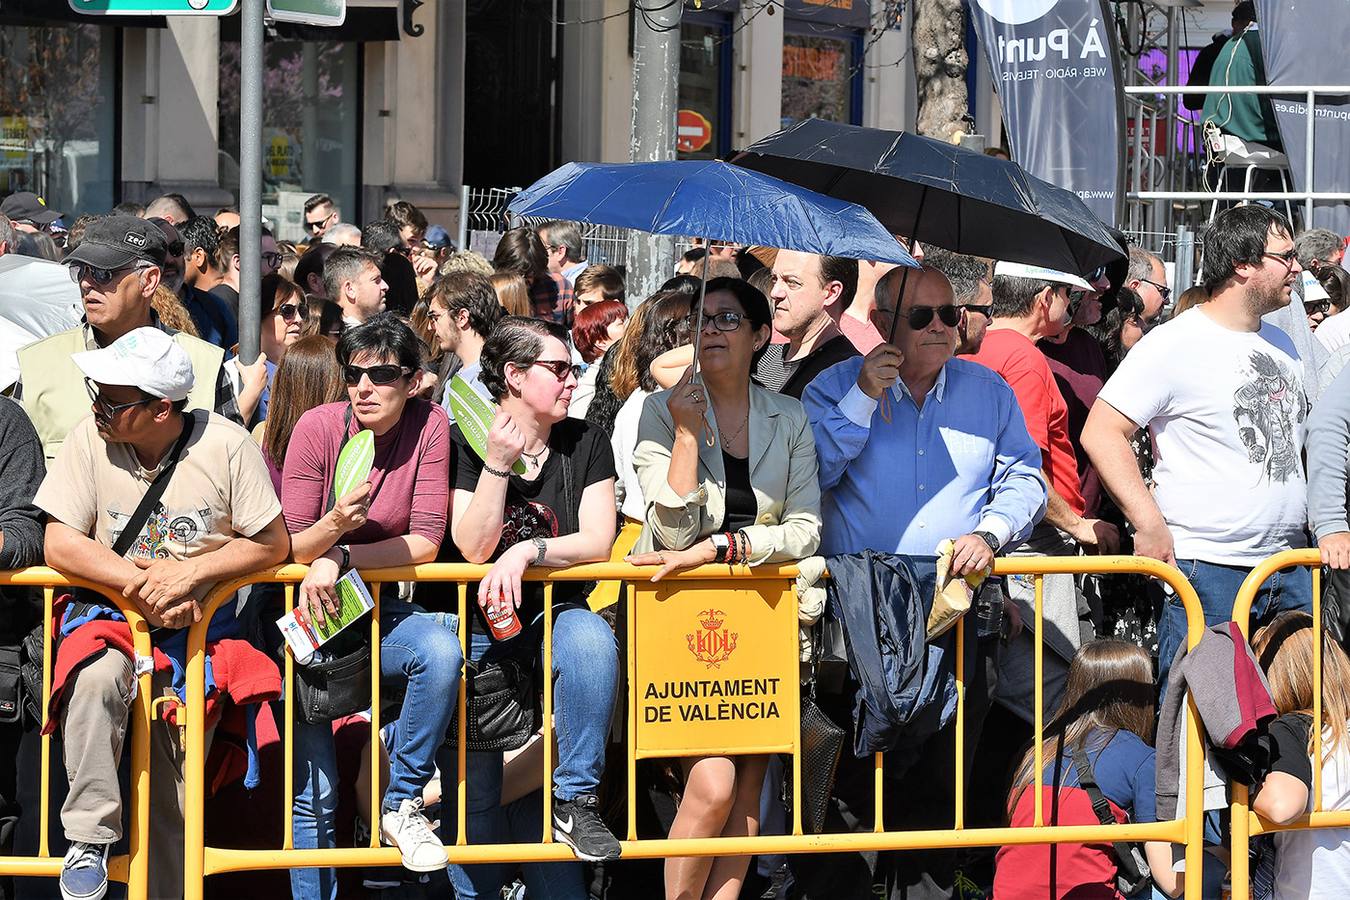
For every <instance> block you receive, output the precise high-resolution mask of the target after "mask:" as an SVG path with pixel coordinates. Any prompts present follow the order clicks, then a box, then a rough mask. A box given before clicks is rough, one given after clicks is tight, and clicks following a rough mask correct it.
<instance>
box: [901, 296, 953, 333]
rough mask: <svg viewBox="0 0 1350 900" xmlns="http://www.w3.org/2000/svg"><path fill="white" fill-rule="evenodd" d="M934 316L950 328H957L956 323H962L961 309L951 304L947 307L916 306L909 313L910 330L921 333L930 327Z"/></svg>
mask: <svg viewBox="0 0 1350 900" xmlns="http://www.w3.org/2000/svg"><path fill="white" fill-rule="evenodd" d="M933 316H937V317H938V319H940V320H941V322H942V324H943V325H946V326H947V327H948V328H955V327H956V323H957V322H960V321H961V307H959V306H954V305H952V304H950V303H948V304H947V305H946V306H916V307H914V308H913V309H911V310H910V311H909V315H907V316H906V317H905V319H906V321H908V322H909V327H910V328H912V329H914V330H915V331H920V330H922V329H924V328H927V327H928V326H929V324H930V323H931V322H932V321H933Z"/></svg>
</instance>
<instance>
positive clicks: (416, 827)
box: [380, 797, 448, 872]
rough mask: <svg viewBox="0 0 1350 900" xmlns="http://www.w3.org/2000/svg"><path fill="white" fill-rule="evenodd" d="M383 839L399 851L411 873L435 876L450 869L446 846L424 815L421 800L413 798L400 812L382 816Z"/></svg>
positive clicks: (404, 802)
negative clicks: (434, 873) (425, 873)
mask: <svg viewBox="0 0 1350 900" xmlns="http://www.w3.org/2000/svg"><path fill="white" fill-rule="evenodd" d="M380 837H382V838H383V839H384V842H385V843H386V844H392V845H393V846H395V847H397V848H398V851H399V853H400V854H401V855H402V856H403V868H405V869H408V870H410V871H412V872H435V871H437V870H439V869H444V868H445V867H446V865H448V862H447V859H446V856H445V845H444V844H442V843H441V841H440V838H438V837H436V832H434V831H432V830H431V823H429V822H428V821H427V817H426V814H425V813H423V812H422V798H421V797H413V798H411V799H407V800H404V801H403V802H402V803H400V804H399V807H398V809H389V810H385V812H384V815H382V816H380Z"/></svg>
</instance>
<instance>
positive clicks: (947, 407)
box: [793, 268, 1046, 896]
mask: <svg viewBox="0 0 1350 900" xmlns="http://www.w3.org/2000/svg"><path fill="white" fill-rule="evenodd" d="M907 271H908V275H907V276H906V274H905V270H902V269H893V270H891V271H890V272H888V273H886V274H885V275H884V276H882V278H881V279H880V280H879V281H878V282H877V286H876V291H875V294H876V307H875V309H874V310H873V311H872V313H871V321H872V325H873V326H874V327H875V328H876V329H877V331H878V332H879V333H880V334H881V335H882V336H883V337H885V336H889V335H890V334H891V325H892V322H893V321H894V320H895V317H896V310H897V307H898V309H899V317H900V321H899V322H898V327H897V328H896V329H895V343H894V344H889V343H886V344H881V345H879V346H877V347H876V348H875V349H873V350H872V351H871V352H870V353H868V354H867V356H866V357H854V358H853V359H848V360H845V361H844V362H841V363H838V364H836V365H834V366H832V367H830V368H828V369H826V370H825V371H824V372H822V373H821V374H820V375H818V376H816V378H815V379H814V380H813V381H812V382H811V383H810V384H809V385H808V386H807V388H806V393H805V394H803V395H802V402H803V403H804V404H805V405H806V412H807V416H808V417H809V418H810V420H811V428H812V431H813V433H814V434H815V439H816V455H817V459H818V460H819V464H820V489H821V494H822V497H821V514H822V519H823V521H824V527H823V529H822V531H821V549H820V552H821V553H822V554H824V555H826V556H829V555H833V554H845V553H859V552H861V551H863V550H865V549H869V548H870V549H873V550H880V551H885V552H893V553H902V554H908V555H912V556H927V557H932V556H935V555H936V551H937V547H938V544H940V543H941V542H942V541H943V540H945V539H947V538H952V539H954V540H955V541H956V550H955V553H954V555H953V558H952V570H953V571H954V572H957V573H960V574H965V573H967V572H976V571H980V570H983V569H985V568H987V567H988V566H989V565H990V564H991V563H992V562H993V559H994V554H995V552H997V551H998V550H1000V549H1003V548H1011V547H1012V546H1015V545H1016V544H1018V543H1020V542H1021V541H1022V540H1023V539H1024V538H1025V537H1026V536H1027V535H1028V534H1029V533H1030V532H1031V529H1032V526H1033V525H1034V524H1035V523H1036V522H1038V521H1039V520H1040V518H1041V516H1042V515H1044V513H1045V501H1046V489H1045V483H1044V482H1043V481H1042V480H1041V475H1040V468H1041V451H1040V449H1039V448H1038V447H1037V446H1036V444H1035V443H1034V442H1033V441H1032V440H1031V436H1030V435H1029V434H1028V433H1027V427H1026V422H1025V420H1024V419H1023V418H1022V410H1021V408H1020V407H1019V406H1018V405H1017V398H1016V397H1015V396H1014V395H1013V392H1012V388H1010V387H1008V385H1007V383H1006V382H1004V381H1003V379H1002V378H1000V377H999V376H998V375H997V374H996V373H994V372H992V371H990V370H989V369H986V368H984V367H983V366H981V365H979V364H978V363H972V362H969V361H968V360H964V359H954V358H953V354H954V353H955V351H956V343H957V327H958V325H959V323H960V321H961V307H960V306H957V305H956V299H955V296H954V295H953V292H952V286H951V283H950V282H949V281H948V280H947V278H946V276H944V275H943V274H942V273H941V272H939V271H937V270H936V269H932V268H925V269H922V270H915V269H909V270H907ZM902 281H903V282H904V297H903V298H900V297H899V296H898V295H899V293H900V287H901V283H902ZM984 602H991V603H997V600H996V599H993V598H987V597H982V598H981V604H982V605H983V603H984ZM1001 612H1002V610H1001V609H1000V610H999V613H1000V614H1001ZM980 631H981V629H979V628H977V627H974V623H970V625H969V626H968V628H967V630H966V635H967V637H968V642H967V643H966V648H967V654H968V656H967V662H966V669H965V672H966V679H967V682H966V721H965V735H966V741H967V743H966V747H967V748H969V750H972V751H973V748H974V747H975V746H977V745H978V744H979V738H980V733H981V731H982V730H983V727H984V716H985V714H986V713H987V712H988V711H989V708H990V700H991V697H992V688H993V684H992V681H991V679H990V676H989V674H988V673H990V672H991V671H992V670H993V660H994V659H995V658H996V656H997V653H998V648H999V646H1000V644H1001V642H1000V640H999V635H998V631H997V628H996V627H995V628H994V630H993V633H992V634H989V635H982V634H981V633H980ZM949 637H950V635H948V636H945V637H943V638H941V639H940V640H941V641H947V640H948V639H949ZM946 646H947V647H948V650H947V652H954V647H952V645H950V644H948V645H946ZM972 651H974V652H972ZM953 729H954V726H953V725H949V726H948V727H947V729H945V730H944V731H942V732H940V733H938V734H936V735H933V736H931V737H929V738H928V739H927V740H926V741H924V743H923V745H922V747H921V748H918V747H912V748H911V749H910V751H909V752H907V753H890V754H887V756H886V762H887V773H886V777H887V779H888V780H889V781H892V782H893V783H892V784H889V785H888V786H887V797H888V804H887V806H888V807H891V806H892V805H894V807H895V808H894V809H890V808H888V810H887V812H886V821H887V823H888V825H889V827H901V828H914V829H924V828H940V827H944V826H943V825H942V822H941V818H940V817H941V812H940V811H942V810H946V811H947V813H946V814H947V815H948V816H950V814H951V809H952V804H953V802H954V800H955V798H954V796H953V784H954V782H955V776H956V771H957V770H956V762H955V758H954V754H953V752H952V750H953V744H952V740H953V738H952V731H953ZM916 754H917V756H918V758H917V761H915V755H916ZM845 757H846V758H845V759H841V760H840V764H839V772H838V774H837V777H836V788H835V790H836V793H837V795H838V796H839V797H840V798H841V802H842V803H843V804H844V805H845V806H848V807H849V808H859V809H861V808H867V807H870V805H871V803H870V790H871V787H872V783H873V782H872V778H873V773H872V770H871V767H870V765H869V764H867V763H866V762H863V761H859V760H855V759H853V758H852V757H851V755H850V754H845ZM972 763H973V753H972V752H967V754H966V759H965V761H964V766H963V768H964V769H965V773H964V774H963V775H962V776H961V777H962V778H963V779H964V780H965V783H966V784H969V783H970V781H969V777H968V776H969V774H970V769H971V765H972ZM899 798H903V800H900V799H899ZM857 804H860V805H857ZM947 821H948V822H950V819H948V820H947ZM859 827H866V823H860V826H859ZM834 856H835V854H822V855H821V856H820V857H809V856H808V857H801V858H800V860H797V859H794V861H793V867H794V875H795V876H796V877H797V880H798V884H799V885H805V886H806V888H807V892H808V893H809V895H810V896H817V889H823V888H825V887H826V886H844V890H845V893H847V886H848V885H849V882H848V873H849V871H850V870H848V869H847V868H845V867H843V866H838V867H836V868H830V863H829V862H828V861H827V860H828V859H829V858H832V857H834ZM893 856H894V858H892V859H891V860H890V861H889V862H888V864H887V865H888V866H889V867H890V869H891V873H892V875H891V877H893V878H894V879H895V883H896V884H897V885H899V886H902V890H908V889H909V888H913V892H912V893H913V894H914V895H918V894H919V893H930V892H932V893H935V894H936V893H941V894H942V895H944V896H946V895H950V894H951V893H952V889H953V885H954V879H955V867H956V866H957V865H958V862H957V860H956V859H955V855H954V854H950V853H942V852H937V851H934V852H928V853H923V854H894V855H893ZM822 857H824V858H825V859H824V860H822ZM877 866H878V867H880V866H881V863H880V861H878V863H877Z"/></svg>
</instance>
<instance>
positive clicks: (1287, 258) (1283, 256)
mask: <svg viewBox="0 0 1350 900" xmlns="http://www.w3.org/2000/svg"><path fill="white" fill-rule="evenodd" d="M1261 255H1262V256H1269V257H1270V258H1271V259H1278V260H1279V261H1280V262H1282V263H1284V267H1285V268H1286V269H1288V268H1291V267H1292V266H1293V265H1294V260H1295V259H1297V258H1298V251H1296V250H1286V251H1284V252H1283V253H1272V252H1270V251H1269V250H1267V251H1266V252H1265V253H1262V254H1261Z"/></svg>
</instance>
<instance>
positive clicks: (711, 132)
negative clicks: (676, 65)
mask: <svg viewBox="0 0 1350 900" xmlns="http://www.w3.org/2000/svg"><path fill="white" fill-rule="evenodd" d="M686 16H688V14H687V13H686ZM731 65H732V63H731V28H730V21H729V20H727V21H723V17H718V18H717V19H710V20H709V21H706V22H705V21H693V22H689V21H686V22H684V23H682V24H681V25H680V95H679V114H678V120H677V122H676V129H677V130H676V141H675V147H676V150H677V152H678V154H679V157H680V159H715V158H717V157H719V156H725V155H726V154H727V153H728V152H729V151H730V149H731V142H730V125H731V122H730V119H731V102H730V101H731Z"/></svg>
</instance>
